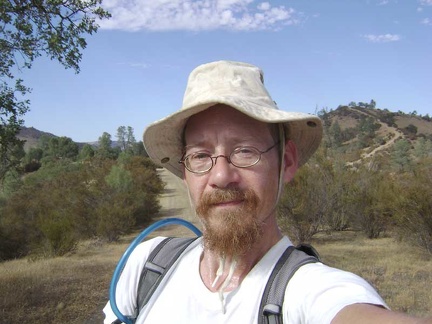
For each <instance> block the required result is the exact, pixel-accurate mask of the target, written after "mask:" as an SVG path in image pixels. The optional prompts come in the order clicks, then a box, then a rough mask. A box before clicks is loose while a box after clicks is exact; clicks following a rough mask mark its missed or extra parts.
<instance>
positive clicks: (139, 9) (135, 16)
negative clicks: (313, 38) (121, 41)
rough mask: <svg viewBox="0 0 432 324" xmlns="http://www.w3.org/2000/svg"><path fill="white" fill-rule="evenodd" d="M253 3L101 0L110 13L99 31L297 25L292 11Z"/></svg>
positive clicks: (238, 0)
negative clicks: (110, 15)
mask: <svg viewBox="0 0 432 324" xmlns="http://www.w3.org/2000/svg"><path fill="white" fill-rule="evenodd" d="M253 2H254V1H253V0H104V2H103V7H104V8H105V9H106V10H108V11H109V12H110V13H111V14H112V18H111V19H109V20H103V21H99V25H100V27H101V28H102V29H120V30H128V31H138V30H151V31H168V30H190V31H200V30H215V29H228V30H245V31H246V30H277V29H280V28H282V27H283V26H286V25H293V24H297V23H299V21H300V16H299V15H298V14H297V13H296V11H295V10H294V9H292V8H286V7H285V6H272V5H271V4H270V2H268V1H266V2H260V3H258V5H254V4H253Z"/></svg>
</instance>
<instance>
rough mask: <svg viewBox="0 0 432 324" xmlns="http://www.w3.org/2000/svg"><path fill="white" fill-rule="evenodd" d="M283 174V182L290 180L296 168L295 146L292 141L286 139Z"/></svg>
mask: <svg viewBox="0 0 432 324" xmlns="http://www.w3.org/2000/svg"><path fill="white" fill-rule="evenodd" d="M283 161H284V166H283V167H284V176H283V180H284V182H285V183H288V182H290V181H291V180H292V179H293V178H294V175H295V173H296V172H297V169H298V156H297V147H296V145H295V144H294V142H293V141H290V140H288V141H286V143H285V154H284V160H283Z"/></svg>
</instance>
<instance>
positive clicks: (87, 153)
mask: <svg viewBox="0 0 432 324" xmlns="http://www.w3.org/2000/svg"><path fill="white" fill-rule="evenodd" d="M94 155H95V150H94V148H93V146H91V145H90V144H85V145H84V146H83V147H82V149H81V150H80V152H79V156H78V158H79V159H80V160H87V159H90V158H92V157H93V156H94Z"/></svg>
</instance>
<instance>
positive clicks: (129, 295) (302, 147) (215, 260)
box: [104, 61, 427, 323]
mask: <svg viewBox="0 0 432 324" xmlns="http://www.w3.org/2000/svg"><path fill="white" fill-rule="evenodd" d="M263 80H264V78H263V73H262V71H261V70H260V69H259V68H257V67H255V66H253V65H249V64H245V63H240V62H229V61H220V62H213V63H209V64H204V65H201V66H199V67H198V68H196V69H195V70H194V71H193V72H192V73H191V75H190V77H189V80H188V85H187V89H186V92H185V97H184V101H183V107H182V108H181V109H180V111H178V112H177V113H174V114H172V115H170V116H168V117H167V118H165V119H162V120H160V121H158V122H156V123H154V124H152V125H150V126H149V127H148V128H147V129H146V131H145V133H144V144H145V147H146V150H147V152H148V154H149V156H150V157H151V158H152V159H153V160H154V161H155V162H156V163H158V164H161V165H163V166H164V167H165V168H166V169H168V170H169V171H171V172H172V173H173V174H175V175H176V176H178V177H181V178H183V179H184V183H185V184H186V186H187V189H188V193H189V196H190V201H191V204H192V206H193V207H194V209H195V210H196V214H197V216H198V218H199V220H200V221H201V224H202V227H203V238H202V240H198V241H195V242H194V243H192V244H191V246H189V247H188V248H187V249H186V251H185V252H184V253H183V254H182V256H181V257H180V258H179V259H178V261H177V262H176V264H175V265H174V266H173V268H172V269H171V270H170V273H169V275H168V276H167V278H165V279H164V281H163V282H162V283H161V285H160V286H159V287H158V289H157V291H156V292H155V294H154V295H153V296H152V298H151V300H150V301H149V303H148V304H147V305H146V307H145V308H144V309H143V310H142V311H141V312H140V314H139V317H138V319H137V323H256V322H257V316H258V313H257V310H258V308H259V303H260V299H261V296H262V294H263V290H264V287H265V284H266V282H267V280H268V278H269V276H270V273H271V271H272V269H273V267H274V265H275V263H276V262H277V260H278V259H279V257H280V256H281V254H282V253H283V252H284V251H285V249H286V248H287V246H289V245H291V242H290V241H289V239H288V238H287V237H286V236H284V235H283V234H282V233H281V232H280V230H279V227H278V225H277V221H276V205H277V203H278V200H279V197H280V194H281V191H282V188H283V186H284V184H285V183H287V182H289V181H290V180H291V179H292V178H293V177H294V175H295V172H296V170H297V168H298V167H299V166H301V165H302V164H304V163H305V162H306V161H307V160H308V158H309V157H310V156H311V155H312V154H313V153H314V151H315V150H316V149H317V147H318V146H319V144H320V141H321V137H322V125H321V122H320V120H319V119H318V118H317V117H315V116H312V115H309V114H303V113H293V112H285V111H282V110H279V109H278V108H277V107H276V104H275V103H274V101H273V100H272V99H271V97H270V95H269V94H268V92H267V90H266V89H265V87H264V81H263ZM161 240H162V238H156V239H153V240H149V241H147V242H144V243H142V244H141V245H140V246H139V247H137V249H136V250H135V251H134V252H133V253H132V255H131V257H130V259H129V261H128V263H127V265H126V267H125V269H124V271H123V273H122V276H121V278H120V280H119V283H118V286H117V305H118V307H119V309H120V311H121V312H122V313H123V314H125V315H132V314H133V313H134V311H135V308H136V298H137V297H136V296H137V292H136V291H137V285H138V280H139V276H140V273H141V269H142V268H143V265H144V263H145V261H146V259H147V258H148V255H149V253H150V251H151V250H152V249H153V248H154V247H155V246H156V245H157V244H158V243H159V242H161ZM284 300H285V302H284V304H283V321H284V323H420V322H421V320H420V319H415V318H410V317H408V316H406V315H403V314H398V313H394V312H391V311H389V310H387V306H386V305H385V303H384V301H383V300H382V299H381V297H380V296H379V295H378V294H377V293H376V292H375V290H374V289H373V288H372V287H371V286H370V285H369V284H368V283H366V282H365V281H364V280H363V279H361V278H359V277H358V276H356V275H354V274H351V273H347V272H344V271H341V270H337V269H334V268H330V267H328V266H325V265H323V264H322V263H311V264H307V265H304V266H302V267H301V268H300V269H299V270H297V272H296V273H295V274H294V276H293V277H292V278H291V280H290V282H289V284H288V286H287V289H286V291H285V299H284ZM104 311H105V314H106V320H105V323H111V322H112V321H114V320H115V316H114V315H113V313H112V310H111V307H110V305H109V303H108V304H107V306H106V307H105V309H104ZM424 321H425V323H426V322H427V321H426V320H424Z"/></svg>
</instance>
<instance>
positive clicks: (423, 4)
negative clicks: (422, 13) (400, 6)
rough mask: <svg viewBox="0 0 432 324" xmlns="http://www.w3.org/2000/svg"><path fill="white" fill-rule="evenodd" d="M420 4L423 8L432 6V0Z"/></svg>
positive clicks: (421, 1) (423, 0) (422, 1)
mask: <svg viewBox="0 0 432 324" xmlns="http://www.w3.org/2000/svg"><path fill="white" fill-rule="evenodd" d="M419 2H420V5H422V6H432V0H420V1H419Z"/></svg>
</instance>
